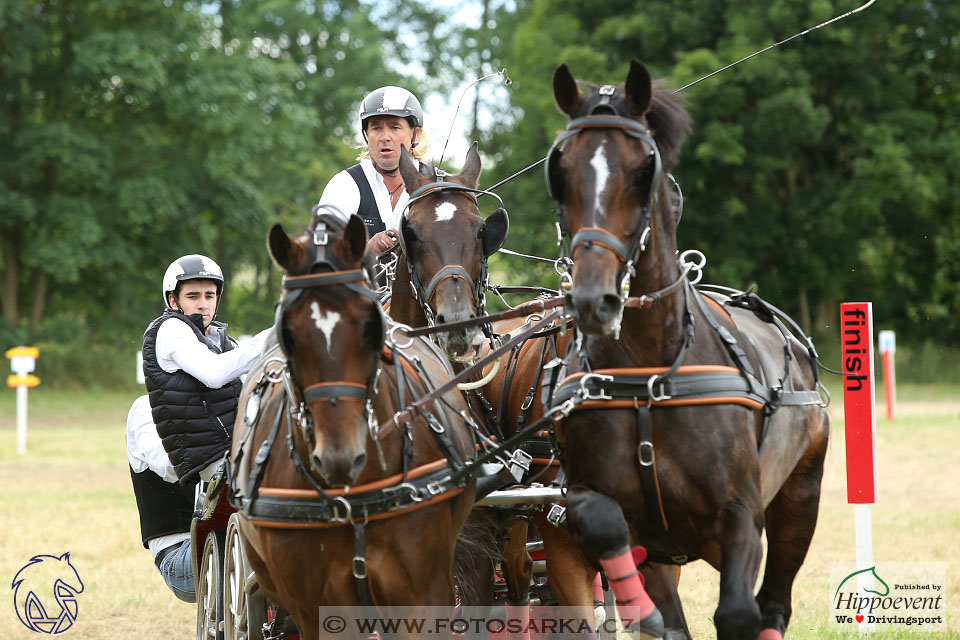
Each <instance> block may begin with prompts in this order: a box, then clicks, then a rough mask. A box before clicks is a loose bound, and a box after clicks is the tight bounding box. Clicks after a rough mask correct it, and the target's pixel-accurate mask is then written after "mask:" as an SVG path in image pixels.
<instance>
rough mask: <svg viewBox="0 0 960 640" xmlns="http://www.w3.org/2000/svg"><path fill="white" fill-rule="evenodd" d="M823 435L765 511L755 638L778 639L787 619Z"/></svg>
mask: <svg viewBox="0 0 960 640" xmlns="http://www.w3.org/2000/svg"><path fill="white" fill-rule="evenodd" d="M826 452H827V439H826V438H822V439H821V442H818V443H817V444H816V445H815V446H813V447H811V448H810V450H809V451H808V452H807V454H806V455H805V456H804V457H803V458H802V459H801V460H800V463H799V464H798V465H797V468H796V469H794V471H793V473H792V474H791V475H790V477H788V478H787V481H786V482H785V483H784V485H783V487H781V488H780V491H779V493H777V495H776V496H775V497H774V499H773V501H772V502H771V503H770V506H768V507H767V511H766V530H767V564H766V568H765V570H764V573H763V584H762V585H761V587H760V593H758V594H757V604H758V605H759V606H760V614H761V616H762V623H763V631H762V632H761V634H760V637H759V640H782V638H783V634H784V632H786V630H787V624H788V623H789V622H790V613H791V606H790V599H791V591H792V588H793V581H794V579H795V578H796V576H797V572H798V571H799V570H800V565H802V564H803V561H804V559H805V558H806V555H807V550H808V549H809V547H810V540H811V539H812V538H813V530H814V528H815V527H816V525H817V510H818V508H819V505H820V481H821V480H822V478H823V459H824V456H825V455H826Z"/></svg>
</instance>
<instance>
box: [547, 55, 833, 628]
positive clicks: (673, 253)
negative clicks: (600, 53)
mask: <svg viewBox="0 0 960 640" xmlns="http://www.w3.org/2000/svg"><path fill="white" fill-rule="evenodd" d="M553 92H554V97H555V99H556V102H557V104H558V105H559V107H560V109H561V110H562V111H563V112H564V113H566V114H567V115H568V116H569V117H570V119H571V120H570V123H569V124H568V126H567V129H566V131H564V132H563V133H561V134H560V136H559V137H558V139H557V143H556V144H555V145H554V149H553V150H552V151H551V153H550V156H549V157H548V162H547V179H548V188H549V190H550V191H551V194H552V195H553V197H554V198H555V199H556V200H557V201H558V202H559V206H560V213H559V215H560V225H561V228H562V231H563V233H564V235H565V237H566V238H568V239H569V243H570V248H569V252H570V253H569V255H570V257H571V258H572V260H573V267H572V274H571V275H572V282H571V284H572V286H571V287H570V288H569V290H568V291H567V293H566V308H567V310H568V312H569V313H570V314H571V315H572V317H573V319H574V321H575V323H576V324H577V327H578V329H579V331H580V332H581V334H580V336H579V337H578V339H577V343H578V344H577V345H576V348H575V349H574V351H573V353H572V355H571V357H570V359H569V362H568V367H569V368H568V371H567V374H568V377H567V378H566V380H565V381H564V382H563V383H562V384H561V385H560V387H559V388H558V390H557V394H556V398H555V401H556V402H557V403H564V402H566V403H568V404H567V408H568V410H569V411H570V413H569V416H568V418H567V419H566V421H565V422H564V423H563V425H562V428H561V429H560V433H559V440H560V441H561V443H562V447H563V457H564V469H565V470H566V472H567V474H568V481H569V486H570V490H569V493H568V495H567V508H568V520H569V521H570V525H571V527H572V529H573V531H574V533H575V535H576V537H577V540H578V542H579V543H580V545H581V547H582V548H583V549H584V551H585V552H586V553H587V554H588V555H589V556H590V557H591V558H594V559H598V560H599V562H600V564H601V565H602V566H604V568H605V569H606V571H607V574H608V576H609V577H610V578H611V580H612V581H613V586H614V591H615V593H616V595H617V600H618V608H620V613H621V617H627V616H624V613H627V614H630V617H632V618H634V619H640V618H642V616H645V615H647V614H648V613H649V606H648V604H647V603H643V602H642V600H637V601H636V602H634V603H631V602H628V601H629V600H630V599H631V598H632V597H634V596H637V594H638V593H640V591H638V589H637V585H636V584H635V583H634V582H633V581H634V580H635V578H631V576H630V575H629V574H631V573H634V571H633V568H632V564H633V561H632V560H630V559H628V558H626V557H625V556H624V554H625V553H626V552H627V550H629V548H630V545H631V544H640V545H643V546H644V547H645V548H646V550H647V552H648V554H649V558H650V559H653V560H658V561H662V562H674V563H677V564H682V563H683V562H686V561H688V560H691V559H695V558H702V559H704V560H706V561H707V562H709V563H710V564H711V565H712V566H714V567H715V568H716V569H718V570H719V571H720V596H719V604H718V606H717V609H716V611H715V613H714V622H715V624H716V627H717V636H718V638H719V639H720V640H734V639H736V640H742V639H744V638H749V639H752V638H757V637H758V636H759V637H760V638H761V639H762V640H772V639H775V638H782V634H783V633H784V632H785V630H786V628H787V624H788V622H789V620H790V613H791V588H792V585H793V581H794V578H795V576H796V574H797V571H798V570H799V568H800V566H801V564H802V563H803V560H804V558H805V556H806V553H807V549H808V547H809V544H810V540H811V538H812V536H813V532H814V527H815V524H816V520H817V510H818V505H819V497H820V482H821V477H822V472H823V460H824V455H825V453H826V448H827V435H828V425H827V418H826V414H825V412H824V411H823V408H822V407H823V403H822V401H821V400H820V397H819V394H818V393H817V389H818V377H817V371H816V362H815V353H814V352H813V349H812V345H810V344H809V343H808V345H807V346H804V345H802V344H801V343H800V342H799V341H798V340H796V339H795V338H794V337H793V335H792V334H790V333H789V332H788V331H787V330H786V329H785V327H784V326H783V324H782V323H781V322H779V320H778V319H777V318H776V317H774V314H773V313H772V312H771V308H770V307H769V306H768V305H766V304H765V303H763V302H762V301H760V300H759V299H758V298H756V297H755V296H751V295H740V296H732V298H731V299H720V300H719V301H718V300H714V299H712V298H709V299H708V298H706V297H704V296H703V295H701V294H700V293H698V292H697V291H696V290H694V289H693V287H692V286H691V285H690V284H689V283H688V281H687V279H686V278H685V271H682V270H681V266H680V264H678V259H677V238H676V234H677V220H676V219H675V217H674V215H673V212H672V211H671V210H670V208H669V207H667V206H664V204H665V202H666V201H667V186H666V184H665V181H664V180H663V179H662V176H663V175H664V172H665V171H667V170H669V169H670V168H671V167H672V166H673V165H674V164H675V163H676V161H677V157H678V154H679V148H680V145H681V143H682V141H683V138H684V137H685V135H686V134H687V132H688V130H689V125H690V121H689V117H688V116H687V114H686V112H685V111H684V110H683V109H682V107H681V106H680V104H679V103H678V102H677V101H676V100H675V98H674V96H673V94H670V93H665V92H661V91H655V90H654V89H653V86H652V82H651V78H650V75H649V73H648V72H647V70H646V68H645V67H644V66H643V65H642V64H641V63H639V62H637V61H635V60H634V61H633V62H632V63H631V66H630V71H629V73H628V75H627V78H626V82H625V83H624V84H622V85H619V86H612V85H604V86H602V87H600V88H596V87H591V88H590V91H589V92H588V93H587V94H584V93H583V92H582V91H581V90H580V88H579V87H578V85H577V82H576V81H575V80H574V78H573V76H572V75H571V73H570V71H569V69H568V68H567V67H566V65H562V66H561V67H559V68H558V69H557V71H556V73H555V74H554V78H553ZM729 231H730V232H734V233H736V232H737V231H738V230H736V229H731V230H729ZM744 231H747V230H744ZM617 334H619V339H617V338H616V337H615V336H616V335H617ZM694 337H695V339H694ZM764 529H766V536H767V541H768V554H767V563H766V568H765V571H764V579H763V584H762V586H761V588H760V591H759V593H758V594H757V595H756V596H755V595H754V591H753V590H754V585H755V583H756V580H757V576H758V572H759V569H760V561H761V554H762V549H761V532H762V531H763V530H764ZM618 589H619V590H618ZM674 595H675V594H674ZM637 603H640V604H637ZM630 604H636V605H637V606H635V607H633V608H631V606H629V605H630ZM621 605H623V607H622V608H621ZM663 614H664V617H665V619H666V624H667V626H668V627H674V626H676V625H677V624H682V619H678V618H677V617H676V613H675V612H671V611H668V610H666V609H665V610H664V611H663ZM640 622H641V624H640V625H639V626H640V627H641V628H642V620H640ZM682 631H683V632H685V634H686V635H687V637H689V632H688V631H687V630H686V628H685V625H683V627H682Z"/></svg>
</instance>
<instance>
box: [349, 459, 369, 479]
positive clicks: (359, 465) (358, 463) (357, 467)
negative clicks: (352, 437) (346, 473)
mask: <svg viewBox="0 0 960 640" xmlns="http://www.w3.org/2000/svg"><path fill="white" fill-rule="evenodd" d="M366 465H367V454H366V453H361V454H360V455H358V456H357V457H356V458H354V459H353V464H352V465H350V477H351V478H353V479H354V480H356V479H357V476H359V475H360V472H361V471H363V468H364V467H365V466H366Z"/></svg>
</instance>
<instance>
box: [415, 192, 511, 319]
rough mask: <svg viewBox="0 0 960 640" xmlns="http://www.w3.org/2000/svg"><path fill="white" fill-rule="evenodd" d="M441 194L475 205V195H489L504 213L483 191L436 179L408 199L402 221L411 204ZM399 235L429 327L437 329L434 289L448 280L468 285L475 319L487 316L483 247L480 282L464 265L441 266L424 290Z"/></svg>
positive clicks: (485, 261) (501, 204) (418, 299)
mask: <svg viewBox="0 0 960 640" xmlns="http://www.w3.org/2000/svg"><path fill="white" fill-rule="evenodd" d="M444 192H449V193H459V194H461V195H463V196H464V197H466V198H469V199H470V200H471V201H472V202H474V203H476V201H477V195H481V194H485V195H491V196H493V197H494V198H496V199H497V201H498V202H499V203H500V207H499V209H498V211H504V212H506V209H504V207H503V200H502V199H501V198H500V196H498V195H497V194H496V193H493V192H491V191H486V190H484V189H473V188H470V187H467V186H464V185H462V184H459V183H456V182H449V181H445V180H442V179H439V180H437V181H436V182H431V183H428V184H425V185H424V186H422V187H420V188H419V189H416V190H415V191H414V192H413V193H411V194H410V199H409V200H408V201H407V205H406V208H405V209H404V212H403V217H404V218H406V217H407V213H408V211H409V210H410V206H411V205H413V203H415V202H417V201H419V200H422V199H423V198H425V197H426V196H428V195H431V194H433V195H436V194H438V193H444ZM494 213H496V212H494ZM398 235H399V238H398V241H399V244H400V250H401V251H402V252H403V254H404V255H405V256H407V269H408V271H409V272H410V285H411V287H412V289H413V292H414V296H415V297H416V298H417V301H418V302H419V303H420V308H421V309H422V310H423V314H424V315H425V316H426V318H427V325H428V326H430V327H433V326H436V317H435V315H434V313H433V308H432V307H431V306H430V304H431V302H432V300H433V296H434V295H436V293H437V287H439V286H440V283H442V282H443V281H445V280H448V279H452V280H454V281H456V280H458V279H463V280H464V281H465V282H466V283H467V286H469V287H470V295H471V298H472V299H473V304H474V311H475V312H476V314H477V316H483V315H485V314H486V311H485V310H486V289H487V284H488V277H489V276H488V273H487V253H486V247H482V250H481V256H482V257H481V262H480V277H479V280H476V281H475V280H474V279H473V277H472V276H471V275H470V273H469V272H468V271H467V270H466V268H465V267H464V266H463V265H459V264H454V265H451V264H448V265H444V266H443V267H442V268H441V269H440V270H439V271H437V273H436V274H435V275H434V276H433V278H431V279H430V281H429V282H428V283H427V284H426V286H424V285H423V281H422V280H421V279H420V275H419V274H418V273H417V269H416V266H415V265H414V263H413V260H411V257H410V253H409V252H408V250H407V244H406V239H405V238H404V234H403V231H402V230H401V232H400V233H399V234H398Z"/></svg>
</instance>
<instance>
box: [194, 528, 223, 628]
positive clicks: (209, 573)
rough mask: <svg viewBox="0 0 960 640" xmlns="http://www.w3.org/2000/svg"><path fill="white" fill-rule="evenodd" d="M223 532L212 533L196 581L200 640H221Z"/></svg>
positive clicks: (208, 538)
mask: <svg viewBox="0 0 960 640" xmlns="http://www.w3.org/2000/svg"><path fill="white" fill-rule="evenodd" d="M222 550H223V533H221V532H219V531H214V532H211V533H210V535H208V536H207V540H206V542H205V543H204V545H203V556H202V560H201V562H200V576H199V578H198V580H197V640H222V639H223V630H222V628H221V623H222V622H223V554H222V553H221V552H222Z"/></svg>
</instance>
